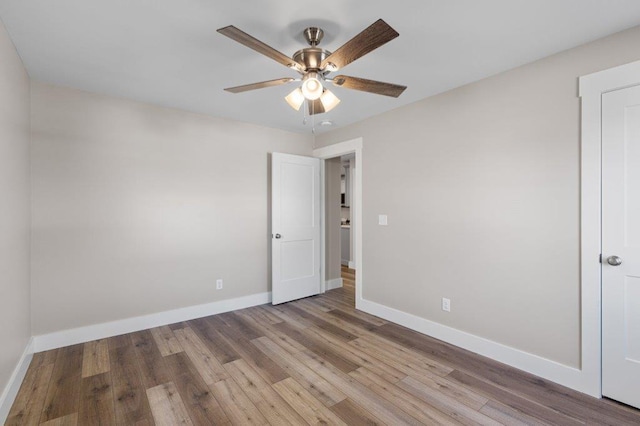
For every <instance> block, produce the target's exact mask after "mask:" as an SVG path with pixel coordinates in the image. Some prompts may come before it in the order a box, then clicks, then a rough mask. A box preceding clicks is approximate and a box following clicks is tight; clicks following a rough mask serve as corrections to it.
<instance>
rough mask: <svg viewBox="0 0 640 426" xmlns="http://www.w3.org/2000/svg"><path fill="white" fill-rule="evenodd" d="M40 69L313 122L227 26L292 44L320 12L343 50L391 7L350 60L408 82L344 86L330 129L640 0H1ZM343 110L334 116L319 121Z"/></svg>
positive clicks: (258, 119) (606, 28)
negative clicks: (366, 46)
mask: <svg viewBox="0 0 640 426" xmlns="http://www.w3.org/2000/svg"><path fill="white" fill-rule="evenodd" d="M0 18H2V20H3V22H4V24H5V26H6V27H7V30H8V31H9V34H10V35H11V38H12V39H13V42H14V43H15V45H16V46H17V49H18V52H19V53H20V55H21V57H22V59H23V61H24V63H25V65H26V67H27V70H28V71H29V74H30V75H31V77H32V78H34V79H36V80H41V81H46V82H50V83H54V84H58V85H63V86H70V87H75V88H79V89H83V90H88V91H91V92H98V93H105V94H109V95H115V96H120V97H125V98H130V99H134V100H139V101H144V102H150V103H154V104H158V105H163V106H168V107H175V108H180V109H185V110H189V111H196V112H201V113H205V114H210V115H215V116H222V117H228V118H232V119H236V120H241V121H247V122H252V123H256V124H261V125H266V126H270V127H276V128H281V129H285V130H291V131H297V132H310V131H311V128H310V125H309V124H307V125H306V126H305V125H303V124H302V113H301V112H296V111H294V110H292V109H291V108H290V107H289V106H288V105H287V104H286V102H285V101H284V99H283V97H284V96H285V95H286V94H287V93H288V92H290V91H291V90H292V89H293V87H295V86H293V85H286V86H281V87H274V88H267V89H261V90H257V91H252V92H246V93H241V94H231V93H227V92H224V91H223V90H222V89H223V88H225V87H230V86H236V85H241V84H247V83H253V82H257V81H264V80H270V79H275V78H280V77H296V76H297V74H296V73H295V72H294V71H291V70H289V69H287V68H286V67H284V66H282V65H280V64H278V63H277V62H275V61H273V60H271V59H268V58H266V57H263V56H261V55H260V54H258V53H256V52H254V51H252V50H250V49H248V48H247V47H244V46H242V45H240V44H238V43H236V42H234V41H232V40H230V39H228V38H226V37H224V36H222V35H220V34H218V33H217V32H216V29H217V28H220V27H223V26H226V25H235V26H237V27H238V28H240V29H242V30H244V31H245V32H248V33H249V34H251V35H253V36H254V37H256V38H258V39H260V40H262V41H263V42H265V43H267V44H269V45H271V46H272V47H274V48H276V49H277V50H280V51H281V52H283V53H285V54H287V55H292V54H293V53H294V52H295V51H296V50H298V49H301V48H303V47H306V43H305V42H304V39H303V38H302V35H301V32H302V30H303V29H304V28H305V27H307V26H311V25H314V26H320V27H321V28H323V29H324V30H325V38H324V40H323V42H322V43H321V47H324V48H326V49H328V50H330V51H333V50H335V49H336V48H338V47H339V46H340V45H342V44H343V43H344V42H345V41H347V40H348V39H350V38H351V37H353V36H354V35H356V34H357V33H359V32H360V31H361V30H363V29H364V28H366V27H367V26H368V25H370V24H371V23H373V22H374V21H375V20H376V19H378V18H382V19H384V20H385V21H386V22H387V23H389V24H390V25H391V26H392V27H393V28H395V29H396V31H398V32H399V33H400V37H398V38H396V39H395V40H393V41H391V42H390V43H388V44H386V45H384V46H382V47H381V48H379V49H377V50H375V51H373V52H371V53H369V54H368V55H366V56H365V57H363V58H361V59H359V60H358V61H357V62H354V63H352V64H350V65H348V66H347V67H345V68H344V69H343V70H341V71H340V73H341V74H346V75H352V76H358V77H364V78H369V79H373V80H381V81H387V82H391V83H398V84H404V85H407V86H408V89H407V90H406V91H405V92H404V94H402V96H400V98H398V99H394V98H388V97H385V96H378V95H373V94H369V93H364V92H357V91H350V90H347V89H343V88H338V87H336V88H332V89H331V90H332V91H333V92H334V93H335V94H336V95H337V96H338V97H339V98H340V99H341V100H342V103H341V104H340V105H339V106H338V107H336V108H335V109H334V110H333V111H331V112H329V113H326V114H322V115H317V116H315V120H316V128H317V131H326V130H329V129H331V128H335V127H337V126H344V125H347V124H350V123H353V122H356V121H359V120H362V119H364V118H367V117H370V116H373V115H376V114H380V113H382V112H384V111H388V110H390V109H394V108H397V107H399V106H402V105H406V104H408V103H411V102H415V101H417V100H419V99H423V98H425V97H428V96H431V95H434V94H437V93H440V92H443V91H446V90H449V89H452V88H454V87H458V86H461V85H463V84H466V83H469V82H472V81H476V80H479V79H482V78H484V77H487V76H490V75H492V74H496V73H498V72H501V71H504V70H507V69H510V68H514V67H516V66H518V65H521V64H525V63H527V62H531V61H534V60H536V59H539V58H542V57H545V56H548V55H551V54H553V53H556V52H559V51H562V50H565V49H568V48H571V47H574V46H577V45H580V44H583V43H586V42H589V41H591V40H595V39H598V38H600V37H603V36H606V35H608V34H611V33H614V32H617V31H620V30H623V29H626V28H629V27H632V26H635V25H639V24H640V1H638V0H616V1H611V0H482V1H479V0H422V1H420V0H413V1H407V0H396V1H367V2H365V1H347V0H325V1H322V2H320V1H313V2H312V1H301V0H277V1H276V0H235V1H228V0H226V1H225V0H104V1H96V0H55V1H52V0H0ZM324 119H327V120H331V121H333V122H334V123H335V125H334V126H333V127H327V126H322V127H320V126H317V124H318V122H319V121H320V120H324Z"/></svg>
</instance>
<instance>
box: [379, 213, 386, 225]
mask: <svg viewBox="0 0 640 426" xmlns="http://www.w3.org/2000/svg"><path fill="white" fill-rule="evenodd" d="M378 225H382V226H387V215H386V214H381V215H378Z"/></svg>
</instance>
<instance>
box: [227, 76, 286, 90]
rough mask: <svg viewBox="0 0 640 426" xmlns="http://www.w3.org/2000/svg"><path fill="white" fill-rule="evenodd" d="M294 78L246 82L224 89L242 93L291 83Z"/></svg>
mask: <svg viewBox="0 0 640 426" xmlns="http://www.w3.org/2000/svg"><path fill="white" fill-rule="evenodd" d="M294 80H295V78H277V79H275V80H269V81H261V82H260V83H251V84H245V85H243V86H236V87H227V88H226V89H224V90H226V91H227V92H231V93H242V92H247V91H249V90H256V89H264V88H265V87H273V86H280V85H281V84H287V83H291V82H292V81H294Z"/></svg>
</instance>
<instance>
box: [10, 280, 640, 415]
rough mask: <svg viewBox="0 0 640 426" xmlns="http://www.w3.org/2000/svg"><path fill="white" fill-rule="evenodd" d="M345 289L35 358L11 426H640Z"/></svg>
mask: <svg viewBox="0 0 640 426" xmlns="http://www.w3.org/2000/svg"><path fill="white" fill-rule="evenodd" d="M343 278H344V287H343V288H340V289H335V290H331V291H329V292H327V293H325V294H323V295H320V296H315V297H311V298H307V299H303V300H298V301H295V302H290V303H287V304H283V305H278V306H271V305H263V306H257V307H253V308H249V309H243V310H239V311H235V312H229V313H225V314H221V315H215V316H211V317H207V318H201V319H197V320H193V321H186V322H182V323H178V324H172V325H169V326H164V327H158V328H155V329H152V330H145V331H140V332H136V333H131V334H127V335H122V336H117V337H113V338H109V339H103V340H98V341H94V342H88V343H85V344H82V345H75V346H70V347H66V348H61V349H57V350H52V351H48V352H43V353H38V354H36V355H35V356H34V358H33V361H32V362H31V365H30V367H29V370H28V372H27V375H26V377H25V380H24V382H23V384H22V387H21V389H20V392H19V394H18V396H17V398H16V400H15V402H14V405H13V407H12V409H11V412H10V414H9V417H8V419H7V422H6V424H7V425H38V424H44V425H139V426H142V425H149V426H150V425H154V424H155V425H177V424H184V425H217V424H221V425H231V424H233V425H250V424H260V425H304V424H309V425H318V424H325V425H361V424H362V425H365V424H367V425H371V424H387V425H399V424H429V425H435V424H437V425H460V424H464V425H478V424H480V425H525V424H526V425H581V424H589V425H594V424H598V425H632V424H635V425H638V424H640V411H639V410H635V409H632V408H630V407H627V406H624V405H622V404H618V403H615V402H613V401H609V400H606V399H603V400H598V399H595V398H591V397H589V396H586V395H583V394H580V393H577V392H574V391H572V390H569V389H567V388H564V387H562V386H560V385H557V384H554V383H551V382H548V381H546V380H543V379H540V378H538V377H535V376H532V375H530V374H527V373H524V372H522V371H519V370H516V369H513V368H510V367H507V366H505V365H502V364H500V363H498V362H495V361H492V360H490V359H487V358H484V357H481V356H478V355H475V354H472V353H470V352H467V351H465V350H462V349H459V348H456V347H454V346H451V345H448V344H446V343H443V342H441V341H438V340H435V339H432V338H430V337H427V336H424V335H421V334H419V333H416V332H414V331H411V330H409V329H406V328H404V327H401V326H399V325H396V324H392V323H388V322H387V321H384V320H382V319H380V318H376V317H373V316H370V315H368V314H365V313H363V312H359V311H356V310H355V309H354V308H353V306H354V280H355V273H354V271H353V270H349V269H347V268H343Z"/></svg>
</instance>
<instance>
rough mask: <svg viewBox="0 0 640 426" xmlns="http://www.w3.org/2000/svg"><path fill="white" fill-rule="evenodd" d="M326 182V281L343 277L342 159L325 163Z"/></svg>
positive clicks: (331, 159)
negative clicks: (341, 239)
mask: <svg viewBox="0 0 640 426" xmlns="http://www.w3.org/2000/svg"><path fill="white" fill-rule="evenodd" d="M324 167H325V169H324V173H325V175H324V182H325V220H326V224H327V226H325V280H333V279H336V278H340V277H341V276H342V272H341V267H340V170H341V168H342V166H341V161H340V157H337V158H330V159H328V160H326V161H325V162H324Z"/></svg>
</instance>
